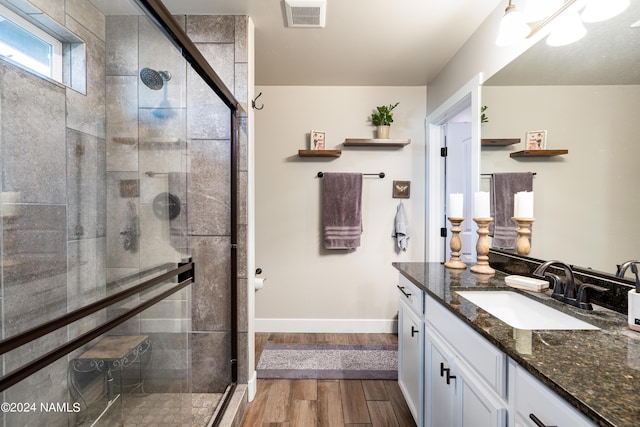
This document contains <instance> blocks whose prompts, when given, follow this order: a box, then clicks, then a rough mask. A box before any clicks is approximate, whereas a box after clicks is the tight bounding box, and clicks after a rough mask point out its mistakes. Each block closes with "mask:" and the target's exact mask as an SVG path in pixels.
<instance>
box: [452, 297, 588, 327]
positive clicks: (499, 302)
mask: <svg viewBox="0 0 640 427" xmlns="http://www.w3.org/2000/svg"><path fill="white" fill-rule="evenodd" d="M457 293H458V295H460V296H461V297H463V298H464V299H466V300H468V301H470V302H472V303H474V304H475V305H477V306H478V307H480V308H482V309H483V310H485V311H487V312H489V313H490V314H492V315H493V316H495V317H497V318H498V319H500V320H502V321H503V322H505V323H507V324H508V325H510V326H513V327H514V328H517V329H556V330H569V329H571V330H576V329H582V330H587V329H590V330H598V329H600V328H598V327H596V326H593V325H591V324H589V323H587V322H583V321H582V320H580V319H576V318H575V317H573V316H570V315H568V314H566V313H563V312H561V311H558V310H556V309H554V308H551V307H549V306H546V305H544V304H542V303H540V302H537V301H534V300H533V299H531V298H527V297H526V296H524V295H520V294H518V293H515V292H511V291H458V292H457Z"/></svg>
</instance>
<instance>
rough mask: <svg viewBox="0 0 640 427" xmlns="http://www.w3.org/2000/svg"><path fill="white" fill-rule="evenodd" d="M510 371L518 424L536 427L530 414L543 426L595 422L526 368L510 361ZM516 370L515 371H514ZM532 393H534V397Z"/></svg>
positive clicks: (575, 426) (579, 426)
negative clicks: (512, 379) (533, 397)
mask: <svg viewBox="0 0 640 427" xmlns="http://www.w3.org/2000/svg"><path fill="white" fill-rule="evenodd" d="M510 368H511V370H510V374H513V377H514V379H515V381H514V383H515V387H514V392H513V396H514V400H515V407H516V413H517V415H516V426H522V427H535V426H536V425H539V424H536V423H535V422H534V421H533V420H532V419H531V416H532V415H533V417H535V418H536V419H538V421H539V422H540V423H542V424H544V425H550V426H561V427H562V426H571V427H587V426H594V425H595V424H594V423H593V422H592V421H591V420H589V419H588V418H587V417H585V416H584V415H583V414H581V413H580V412H578V411H577V410H576V409H575V408H574V407H572V406H570V405H569V404H568V403H567V402H566V401H564V400H563V399H562V398H561V397H560V396H558V395H557V394H555V393H554V392H553V391H551V389H549V388H548V387H547V386H545V385H544V384H542V383H541V382H540V381H539V380H538V379H536V378H535V377H533V376H532V375H531V374H529V373H528V372H526V371H525V369H524V368H522V367H520V366H516V365H515V362H513V363H511V366H510ZM514 371H515V373H514ZM531 396H535V399H532V398H531Z"/></svg>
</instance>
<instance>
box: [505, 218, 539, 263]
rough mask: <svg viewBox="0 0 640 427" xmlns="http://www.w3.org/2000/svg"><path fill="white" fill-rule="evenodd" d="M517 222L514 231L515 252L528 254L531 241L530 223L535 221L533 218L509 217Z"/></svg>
mask: <svg viewBox="0 0 640 427" xmlns="http://www.w3.org/2000/svg"><path fill="white" fill-rule="evenodd" d="M511 219H512V220H513V221H514V222H515V223H517V224H518V228H517V229H516V232H517V233H518V237H517V238H516V252H517V253H518V255H529V252H530V251H531V242H530V241H529V236H530V235H531V228H530V226H531V224H532V223H533V221H535V220H536V219H535V218H511Z"/></svg>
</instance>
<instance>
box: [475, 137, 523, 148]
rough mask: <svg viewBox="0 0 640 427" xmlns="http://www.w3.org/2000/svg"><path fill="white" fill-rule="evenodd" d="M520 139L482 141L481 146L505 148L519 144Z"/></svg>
mask: <svg viewBox="0 0 640 427" xmlns="http://www.w3.org/2000/svg"><path fill="white" fill-rule="evenodd" d="M520 141H521V140H520V138H509V139H505V138H503V139H488V138H487V139H482V145H485V146H489V147H506V146H507V145H513V144H519V143H520Z"/></svg>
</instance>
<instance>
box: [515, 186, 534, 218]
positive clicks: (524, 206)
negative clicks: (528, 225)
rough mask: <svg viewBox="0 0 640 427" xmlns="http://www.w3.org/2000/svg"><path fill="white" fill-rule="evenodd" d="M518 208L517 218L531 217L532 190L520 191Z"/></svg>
mask: <svg viewBox="0 0 640 427" xmlns="http://www.w3.org/2000/svg"><path fill="white" fill-rule="evenodd" d="M518 210H519V212H518V214H519V215H520V216H519V218H533V191H523V192H521V193H520V201H519V202H518Z"/></svg>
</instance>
